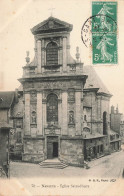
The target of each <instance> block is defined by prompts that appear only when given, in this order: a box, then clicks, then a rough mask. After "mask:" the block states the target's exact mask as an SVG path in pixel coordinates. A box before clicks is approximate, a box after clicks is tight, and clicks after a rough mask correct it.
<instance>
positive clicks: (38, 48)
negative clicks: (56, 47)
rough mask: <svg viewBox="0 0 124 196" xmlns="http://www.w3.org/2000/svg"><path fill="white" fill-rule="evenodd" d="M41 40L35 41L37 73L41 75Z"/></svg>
mask: <svg viewBox="0 0 124 196" xmlns="http://www.w3.org/2000/svg"><path fill="white" fill-rule="evenodd" d="M41 58H42V57H41V40H38V41H37V73H41Z"/></svg>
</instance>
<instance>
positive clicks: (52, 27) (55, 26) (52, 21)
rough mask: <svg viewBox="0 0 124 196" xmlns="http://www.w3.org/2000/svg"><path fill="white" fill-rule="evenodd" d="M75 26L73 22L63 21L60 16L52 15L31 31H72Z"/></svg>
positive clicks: (35, 32)
mask: <svg viewBox="0 0 124 196" xmlns="http://www.w3.org/2000/svg"><path fill="white" fill-rule="evenodd" d="M72 28H73V25H72V24H69V23H67V22H64V21H61V20H59V19H58V18H54V17H52V16H50V17H49V18H48V19H47V20H44V21H43V22H41V23H39V24H38V25H36V26H34V27H33V28H32V29H31V32H32V33H33V34H34V35H36V34H42V33H50V32H60V31H68V32H70V31H71V30H72Z"/></svg>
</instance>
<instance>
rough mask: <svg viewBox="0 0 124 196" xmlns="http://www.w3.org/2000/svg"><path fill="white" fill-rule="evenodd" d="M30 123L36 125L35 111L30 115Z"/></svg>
mask: <svg viewBox="0 0 124 196" xmlns="http://www.w3.org/2000/svg"><path fill="white" fill-rule="evenodd" d="M31 123H32V124H36V112H35V111H33V112H32V113H31Z"/></svg>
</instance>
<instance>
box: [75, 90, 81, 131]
mask: <svg viewBox="0 0 124 196" xmlns="http://www.w3.org/2000/svg"><path fill="white" fill-rule="evenodd" d="M75 106H76V108H75V111H76V117H75V118H76V134H77V135H81V91H77V92H75Z"/></svg>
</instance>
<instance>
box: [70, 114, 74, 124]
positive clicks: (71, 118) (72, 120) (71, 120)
mask: <svg viewBox="0 0 124 196" xmlns="http://www.w3.org/2000/svg"><path fill="white" fill-rule="evenodd" d="M69 124H74V112H73V111H70V112H69Z"/></svg>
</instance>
